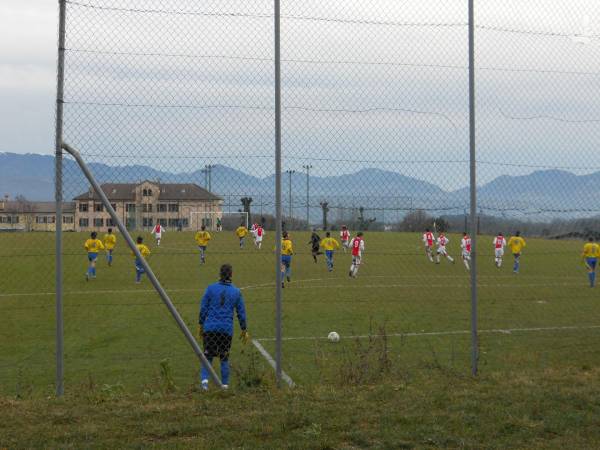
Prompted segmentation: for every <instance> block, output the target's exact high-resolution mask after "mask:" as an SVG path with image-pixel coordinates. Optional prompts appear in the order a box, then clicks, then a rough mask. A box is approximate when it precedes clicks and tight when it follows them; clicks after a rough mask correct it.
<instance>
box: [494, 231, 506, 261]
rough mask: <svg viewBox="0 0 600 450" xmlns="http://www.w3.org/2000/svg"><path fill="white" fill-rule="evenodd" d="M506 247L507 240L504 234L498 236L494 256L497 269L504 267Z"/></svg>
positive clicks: (495, 240) (495, 241)
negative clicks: (503, 260)
mask: <svg viewBox="0 0 600 450" xmlns="http://www.w3.org/2000/svg"><path fill="white" fill-rule="evenodd" d="M505 245H506V238H505V237H504V235H503V234H502V233H498V236H496V237H495V238H494V256H495V263H496V267H498V268H500V266H501V265H502V257H503V256H504V246H505Z"/></svg>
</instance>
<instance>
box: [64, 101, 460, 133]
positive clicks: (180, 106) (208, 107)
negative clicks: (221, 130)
mask: <svg viewBox="0 0 600 450" xmlns="http://www.w3.org/2000/svg"><path fill="white" fill-rule="evenodd" d="M64 104H67V105H69V104H70V105H83V106H108V107H123V108H157V109H163V108H164V109H194V110H213V109H240V110H251V111H269V112H271V111H274V108H273V107H272V106H252V105H233V104H231V105H224V104H215V105H193V104H175V103H174V104H167V103H125V102H92V101H76V100H69V101H65V102H64ZM283 109H284V110H286V111H303V112H318V113H334V114H335V113H343V114H370V113H407V114H417V115H428V116H437V117H440V118H442V119H444V120H445V121H447V122H448V123H449V124H450V125H451V126H452V127H453V128H458V125H456V124H455V123H454V121H453V120H452V119H451V118H450V117H449V116H448V115H446V114H444V113H440V112H435V111H424V110H418V109H410V108H388V107H382V106H376V107H370V108H356V109H349V108H313V107H307V106H296V105H292V106H283Z"/></svg>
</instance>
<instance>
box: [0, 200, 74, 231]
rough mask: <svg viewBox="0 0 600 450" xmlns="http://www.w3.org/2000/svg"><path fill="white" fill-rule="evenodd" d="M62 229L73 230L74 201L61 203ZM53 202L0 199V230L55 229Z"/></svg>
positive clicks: (54, 206) (54, 205)
mask: <svg viewBox="0 0 600 450" xmlns="http://www.w3.org/2000/svg"><path fill="white" fill-rule="evenodd" d="M62 223H63V230H65V231H75V203H71V202H67V203H63V217H62ZM55 230H56V204H55V202H30V201H28V200H12V201H11V200H6V199H5V200H0V231H55Z"/></svg>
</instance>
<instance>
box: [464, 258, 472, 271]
mask: <svg viewBox="0 0 600 450" xmlns="http://www.w3.org/2000/svg"><path fill="white" fill-rule="evenodd" d="M463 263H465V267H466V268H467V270H471V268H470V267H469V261H467V260H466V259H463Z"/></svg>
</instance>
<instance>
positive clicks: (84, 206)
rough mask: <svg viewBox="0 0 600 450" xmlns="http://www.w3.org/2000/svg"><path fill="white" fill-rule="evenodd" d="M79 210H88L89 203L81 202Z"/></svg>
mask: <svg viewBox="0 0 600 450" xmlns="http://www.w3.org/2000/svg"><path fill="white" fill-rule="evenodd" d="M79 212H88V204H87V203H80V204H79Z"/></svg>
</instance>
